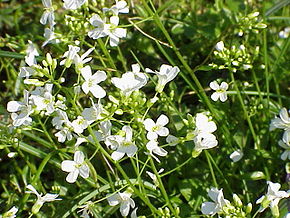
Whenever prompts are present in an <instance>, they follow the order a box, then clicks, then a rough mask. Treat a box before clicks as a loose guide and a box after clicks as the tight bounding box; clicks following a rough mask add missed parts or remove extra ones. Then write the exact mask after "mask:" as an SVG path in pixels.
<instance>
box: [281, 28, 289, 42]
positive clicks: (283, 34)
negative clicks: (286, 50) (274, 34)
mask: <svg viewBox="0 0 290 218" xmlns="http://www.w3.org/2000/svg"><path fill="white" fill-rule="evenodd" d="M289 34H290V27H285V28H284V30H282V31H280V32H279V37H280V38H281V39H287V38H288V37H289Z"/></svg>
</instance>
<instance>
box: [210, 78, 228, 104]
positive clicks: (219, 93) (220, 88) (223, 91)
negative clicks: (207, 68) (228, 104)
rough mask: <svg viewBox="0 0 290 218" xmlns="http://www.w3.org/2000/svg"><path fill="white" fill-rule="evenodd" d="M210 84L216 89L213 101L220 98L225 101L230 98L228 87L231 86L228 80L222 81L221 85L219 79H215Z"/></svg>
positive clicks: (212, 97)
mask: <svg viewBox="0 0 290 218" xmlns="http://www.w3.org/2000/svg"><path fill="white" fill-rule="evenodd" d="M209 86H210V88H211V89H213V90H215V91H216V92H214V93H213V94H212V95H211V99H212V100H213V101H217V100H218V99H220V100H221V102H225V101H226V100H227V99H228V96H227V89H228V88H229V85H228V84H227V83H226V82H222V83H221V85H219V84H218V83H217V81H213V82H211V83H210V84H209Z"/></svg>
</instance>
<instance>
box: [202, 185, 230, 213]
mask: <svg viewBox="0 0 290 218" xmlns="http://www.w3.org/2000/svg"><path fill="white" fill-rule="evenodd" d="M208 196H209V197H210V198H211V200H213V202H205V203H202V205H201V212H202V213H203V214H205V215H211V216H214V215H215V214H216V213H219V212H220V211H221V210H222V208H223V206H225V205H226V204H228V203H229V201H228V200H226V199H225V198H224V194H223V190H222V189H220V190H218V189H217V188H211V189H210V190H209V191H208Z"/></svg>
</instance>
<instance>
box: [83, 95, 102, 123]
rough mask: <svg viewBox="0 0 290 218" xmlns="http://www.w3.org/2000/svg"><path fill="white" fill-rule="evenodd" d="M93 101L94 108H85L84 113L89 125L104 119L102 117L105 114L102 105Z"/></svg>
mask: <svg viewBox="0 0 290 218" xmlns="http://www.w3.org/2000/svg"><path fill="white" fill-rule="evenodd" d="M91 101H92V105H93V106H92V107H90V108H85V109H84V110H83V112H82V116H83V117H84V118H85V119H86V120H87V121H88V122H89V124H91V123H93V122H94V121H96V120H100V119H102V118H103V116H102V115H101V113H102V112H103V106H102V105H101V104H100V103H98V104H95V103H94V102H93V100H91Z"/></svg>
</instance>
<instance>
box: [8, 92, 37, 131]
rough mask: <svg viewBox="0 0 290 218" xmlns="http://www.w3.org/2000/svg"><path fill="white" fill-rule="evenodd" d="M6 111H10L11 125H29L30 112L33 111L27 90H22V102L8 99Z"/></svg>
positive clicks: (30, 120)
mask: <svg viewBox="0 0 290 218" xmlns="http://www.w3.org/2000/svg"><path fill="white" fill-rule="evenodd" d="M7 111H8V112H11V113H12V114H11V118H12V120H13V126H21V125H29V124H30V123H31V122H32V119H31V117H30V114H32V113H33V109H32V105H30V104H29V92H28V91H27V90H24V102H20V101H9V102H8V104H7ZM16 112H18V114H17V113H16Z"/></svg>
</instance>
